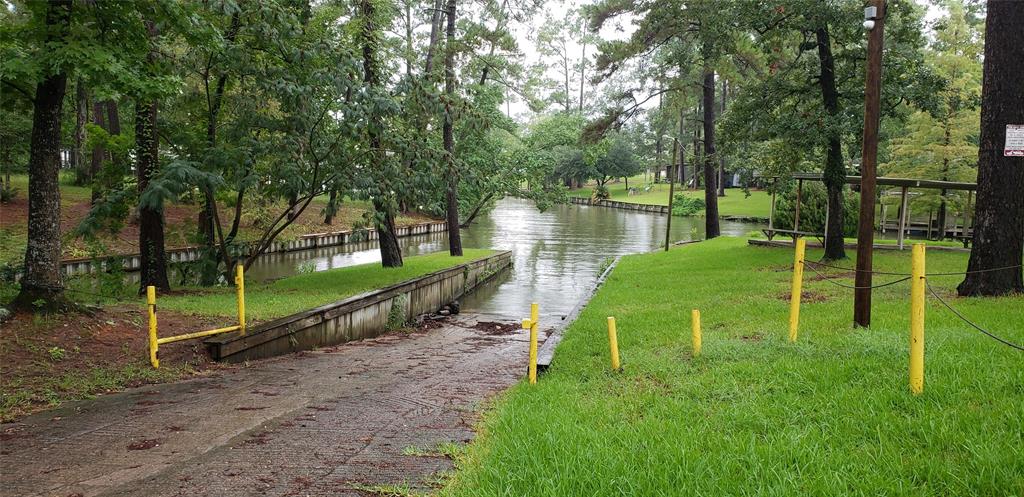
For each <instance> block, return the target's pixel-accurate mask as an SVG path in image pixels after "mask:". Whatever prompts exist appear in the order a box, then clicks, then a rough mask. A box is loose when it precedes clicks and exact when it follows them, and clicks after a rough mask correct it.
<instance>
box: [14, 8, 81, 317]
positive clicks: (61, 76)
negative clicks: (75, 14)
mask: <svg viewBox="0 0 1024 497" xmlns="http://www.w3.org/2000/svg"><path fill="white" fill-rule="evenodd" d="M70 24H71V0H53V1H52V2H50V3H49V4H48V6H47V8H46V27H47V35H46V42H47V45H48V46H51V45H57V44H60V43H63V41H64V37H65V36H66V35H67V31H68V27H69V26H70ZM54 69H56V71H53V72H52V73H48V74H47V75H46V76H45V77H43V79H42V80H40V81H39V83H38V84H36V98H35V101H34V102H33V109H32V138H31V140H32V141H31V150H30V152H29V168H28V185H29V186H28V243H27V245H26V247H25V269H24V271H25V272H24V274H23V275H22V277H21V289H20V291H19V292H18V295H17V296H16V297H15V298H14V301H13V302H12V303H11V304H12V305H11V306H12V307H13V308H15V309H24V310H33V311H56V310H61V309H63V308H65V307H66V301H65V299H64V284H63V282H62V281H61V275H60V184H59V180H58V176H59V174H60V138H61V125H60V123H61V114H62V112H63V106H64V92H65V91H66V89H67V79H68V78H67V74H66V73H65V72H64V71H63V70H62V69H61V68H59V67H57V68H54Z"/></svg>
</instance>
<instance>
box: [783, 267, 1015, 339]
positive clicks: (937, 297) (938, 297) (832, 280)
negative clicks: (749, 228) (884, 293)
mask: <svg viewBox="0 0 1024 497" xmlns="http://www.w3.org/2000/svg"><path fill="white" fill-rule="evenodd" d="M800 262H801V263H802V264H804V266H806V267H807V268H809V269H810V270H811V271H813V272H814V273H815V274H817V275H818V276H819V277H821V279H823V280H825V281H827V282H829V283H831V284H833V285H836V286H839V287H842V288H849V289H853V290H859V289H865V288H870V289H875V288H884V287H887V286H892V285H896V284H898V283H902V282H904V281H907V280H910V279H911V278H912V276H910V275H909V273H897V272H891V271H868V270H865V271H863V272H870V273H873V274H879V275H886V276H903V277H902V278H899V279H896V280H893V281H888V282H885V283H881V284H878V285H871V286H863V287H861V286H855V285H847V284H845V283H841V282H839V281H837V280H836V279H835V278H833V277H831V276H830V275H828V274H827V273H824V272H822V271H819V270H818V269H817V268H816V267H823V268H829V269H836V270H840V271H848V272H858V271H861V270H858V269H856V268H847V267H843V266H835V265H831V264H825V263H821V262H813V261H807V260H804V261H800ZM1021 267H1022V265H1020V264H1018V265H1016V266H1004V267H997V268H989V269H978V270H974V271H961V272H943V273H926V274H925V276H924V281H925V286H926V287H927V288H928V292H929V293H931V295H932V297H933V298H935V300H936V301H938V302H939V304H941V305H942V306H943V307H945V308H946V309H948V310H949V312H951V313H953V315H954V316H956V317H957V318H959V319H960V320H961V321H963V322H964V323H966V324H967V325H968V326H970V327H971V328H974V329H975V330H977V331H979V332H981V333H982V334H984V335H985V336H987V337H989V338H991V339H993V340H995V341H997V342H999V343H1001V344H1003V345H1006V346H1007V347H1010V348H1013V349H1016V350H1019V351H1022V352H1024V345H1020V344H1017V343H1014V342H1011V341H1009V340H1006V339H1005V338H1001V337H999V336H997V335H996V334H994V333H992V332H990V331H988V330H986V329H984V328H982V327H981V326H979V325H978V324H977V323H975V322H973V321H971V320H970V319H968V318H967V317H966V316H964V314H963V313H962V312H960V311H958V310H956V309H955V308H953V306H952V305H950V304H949V302H947V301H946V300H945V299H943V298H942V296H941V295H939V293H938V292H937V291H936V290H935V288H934V287H933V286H932V284H931V281H929V280H928V277H930V276H966V275H968V274H977V273H991V272H995V271H1008V270H1011V269H1021Z"/></svg>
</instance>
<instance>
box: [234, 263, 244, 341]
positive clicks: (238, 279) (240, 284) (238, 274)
mask: <svg viewBox="0 0 1024 497" xmlns="http://www.w3.org/2000/svg"><path fill="white" fill-rule="evenodd" d="M244 271H245V269H244V268H243V266H242V265H241V264H237V265H235V290H236V291H237V292H238V332H239V333H241V334H242V335H244V334H245V274H244Z"/></svg>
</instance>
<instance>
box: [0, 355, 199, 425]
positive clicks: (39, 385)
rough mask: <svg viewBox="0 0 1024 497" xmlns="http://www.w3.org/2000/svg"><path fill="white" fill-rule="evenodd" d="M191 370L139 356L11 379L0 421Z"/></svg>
mask: <svg viewBox="0 0 1024 497" xmlns="http://www.w3.org/2000/svg"><path fill="white" fill-rule="evenodd" d="M193 372H194V369H193V368H192V366H191V365H189V364H181V365H169V366H168V367H161V368H160V369H153V368H152V367H151V366H150V365H149V362H148V361H146V360H141V359H140V360H138V361H133V362H132V363H129V364H121V365H102V366H89V367H88V368H87V369H85V370H77V371H73V372H65V373H61V374H59V375H55V376H48V377H35V378H28V379H24V378H19V379H12V380H9V381H7V384H6V385H4V394H3V395H0V422H9V421H12V420H14V419H15V418H17V417H18V416H22V415H25V414H27V413H30V412H32V411H34V410H37V409H38V407H39V406H41V405H45V406H47V407H50V408H53V407H58V406H60V405H61V404H63V403H65V402H71V401H75V400H82V399H92V398H95V396H96V395H98V394H102V393H107V392H112V391H118V390H122V389H124V388H126V387H129V386H135V385H140V384H146V383H162V382H167V381H173V380H177V379H179V378H182V377H185V376H188V375H190V374H192V373H193Z"/></svg>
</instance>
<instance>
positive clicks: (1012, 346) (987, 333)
mask: <svg viewBox="0 0 1024 497" xmlns="http://www.w3.org/2000/svg"><path fill="white" fill-rule="evenodd" d="M1018 267H1019V266H1018ZM924 283H925V286H927V287H928V291H929V292H931V294H932V296H933V297H935V300H938V301H939V303H941V304H942V305H943V306H945V307H946V309H949V312H952V313H953V314H955V315H956V317H958V318H960V319H961V320H962V321H963V322H965V323H967V324H969V325H971V327H972V328H974V329H976V330H978V331H980V332H982V333H984V334H985V335H986V336H988V337H989V338H991V339H993V340H995V341H997V342H999V343H1001V344H1003V345H1006V346H1007V347H1011V348H1014V349H1017V350H1020V351H1024V346H1021V345H1017V344H1015V343H1013V342H1010V341H1007V340H1004V339H1002V338H999V337H997V336H995V335H993V334H992V333H989V332H987V331H985V330H984V329H982V327H981V326H978V325H976V324H974V323H972V322H971V320H969V319H967V318H966V317H964V315H963V314H960V313H959V312H957V310H956V309H954V308H953V306H951V305H949V304H948V303H947V302H946V301H945V300H942V297H939V294H938V292H936V291H935V289H934V288H932V284H931V282H929V281H928V279H927V278H925V280H924Z"/></svg>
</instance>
